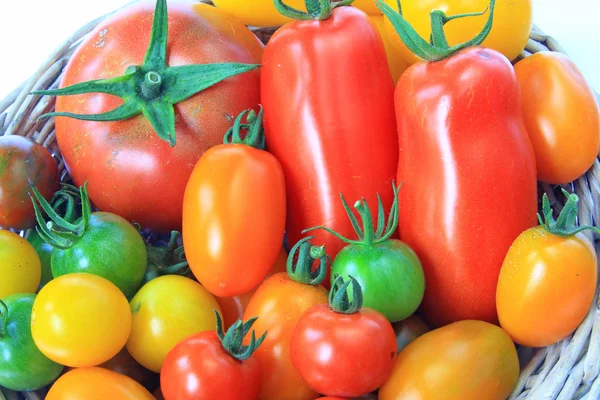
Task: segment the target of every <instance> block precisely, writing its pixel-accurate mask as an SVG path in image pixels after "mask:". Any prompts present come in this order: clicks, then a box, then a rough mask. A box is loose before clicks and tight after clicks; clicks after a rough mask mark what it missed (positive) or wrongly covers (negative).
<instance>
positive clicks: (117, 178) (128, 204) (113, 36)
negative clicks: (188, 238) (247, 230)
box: [56, 1, 263, 232]
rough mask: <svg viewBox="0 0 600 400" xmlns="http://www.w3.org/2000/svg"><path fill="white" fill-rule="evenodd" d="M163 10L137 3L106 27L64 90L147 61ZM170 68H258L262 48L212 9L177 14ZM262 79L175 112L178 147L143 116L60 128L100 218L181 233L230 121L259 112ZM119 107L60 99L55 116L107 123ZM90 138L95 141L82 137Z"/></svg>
mask: <svg viewBox="0 0 600 400" xmlns="http://www.w3.org/2000/svg"><path fill="white" fill-rule="evenodd" d="M154 6H155V2H153V1H145V2H140V3H135V4H133V5H131V6H129V7H127V8H125V9H123V10H121V11H119V12H118V13H116V14H114V15H113V16H112V17H110V18H108V19H107V20H106V21H104V22H103V23H101V24H100V25H99V26H98V27H97V28H96V29H95V30H94V31H93V32H92V33H90V35H89V36H88V38H87V39H86V40H84V42H83V43H82V44H81V45H80V46H79V47H78V49H77V51H76V52H75V54H74V55H73V57H72V58H71V60H70V62H69V64H68V65H67V67H66V68H65V71H64V74H63V79H62V81H61V87H65V86H68V85H71V84H75V83H79V82H84V81H88V80H91V79H102V78H112V77H116V76H120V75H122V74H124V73H125V70H126V68H127V67H128V66H130V65H140V64H141V63H142V61H143V59H144V56H145V54H146V50H147V47H148V43H149V39H150V32H151V27H152V15H153V11H154ZM168 7H169V9H168V12H169V27H168V35H169V36H168V44H167V49H168V50H167V51H168V60H167V63H168V65H169V66H178V65H187V64H206V63H216V62H240V63H249V64H259V63H260V61H261V57H262V52H263V45H262V43H261V42H260V41H259V40H258V38H257V37H256V36H255V35H254V34H253V33H252V32H251V31H250V30H249V29H247V28H246V27H245V26H243V25H241V24H239V23H237V22H236V21H235V20H233V19H231V18H229V17H228V16H227V15H226V14H224V13H222V12H220V11H219V10H217V9H216V8H214V7H212V6H209V5H206V4H196V3H194V2H191V1H187V2H173V3H172V4H169V6H168ZM259 84H260V71H258V70H257V71H252V72H248V73H244V74H241V75H239V76H235V77H233V78H230V79H227V80H225V81H223V82H220V83H218V84H217V85H215V86H213V87H211V88H210V89H208V90H206V91H204V92H201V93H199V94H196V95H194V96H192V97H190V98H189V99H187V100H185V101H183V102H181V103H179V104H177V105H175V114H176V116H177V118H176V121H177V122H176V135H177V144H176V145H175V146H174V147H171V146H170V145H169V143H167V142H166V141H164V140H162V139H160V138H159V137H158V136H157V135H156V133H155V131H154V129H153V128H152V126H151V124H150V122H149V121H148V120H147V119H145V118H144V117H143V116H137V117H134V118H131V119H128V120H125V121H118V122H89V121H88V122H86V121H79V120H75V119H70V118H64V117H57V118H56V136H57V140H58V144H59V147H60V149H61V151H62V154H63V157H64V160H65V163H66V166H67V169H68V171H69V173H70V176H71V177H73V180H74V182H75V184H76V185H77V186H81V185H83V183H84V182H85V181H88V189H89V196H90V199H91V200H92V203H94V204H95V205H96V206H97V207H98V208H99V209H101V210H103V211H108V212H113V213H115V214H118V215H120V216H122V217H124V218H125V219H127V220H129V221H136V222H138V223H139V224H141V225H142V226H143V227H147V228H151V229H153V230H155V231H164V232H168V231H171V230H180V229H181V211H182V205H183V194H184V191H185V185H186V183H187V181H188V179H189V176H190V174H191V172H192V169H193V167H194V165H195V164H196V162H197V161H198V159H199V158H200V156H201V155H202V153H204V152H205V151H206V150H207V149H209V148H210V147H212V146H215V145H217V144H219V143H222V139H223V134H224V132H225V131H227V129H228V128H229V127H230V126H231V122H230V118H231V117H233V116H236V115H238V114H239V113H240V112H241V111H243V110H245V109H248V108H251V107H255V106H256V104H258V102H259V87H260V86H259ZM121 103H122V100H121V99H119V98H118V97H115V96H111V95H106V94H101V93H95V94H83V95H75V96H64V97H63V96H61V97H59V98H58V99H57V101H56V111H69V112H74V113H79V114H82V113H101V112H106V111H109V110H112V109H113V108H115V107H117V106H119V105H120V104H121ZM81 132H86V133H87V134H85V135H83V134H81Z"/></svg>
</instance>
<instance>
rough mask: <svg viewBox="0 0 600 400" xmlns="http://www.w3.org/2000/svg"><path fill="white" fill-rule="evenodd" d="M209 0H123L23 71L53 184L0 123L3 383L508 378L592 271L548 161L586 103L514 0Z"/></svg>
mask: <svg viewBox="0 0 600 400" xmlns="http://www.w3.org/2000/svg"><path fill="white" fill-rule="evenodd" d="M214 3H215V6H216V7H215V6H211V5H207V4H202V3H196V2H173V3H172V4H171V3H169V4H168V9H167V2H166V0H157V1H156V4H154V3H153V2H150V1H143V2H139V3H134V4H132V5H130V6H128V7H126V8H124V9H122V10H120V11H119V12H117V13H115V14H114V15H112V16H110V17H109V18H108V19H107V20H105V21H104V22H103V23H102V24H101V25H100V26H99V27H97V28H96V29H95V30H94V31H93V32H92V33H91V34H90V35H89V36H88V38H87V39H86V40H85V41H84V42H83V43H82V44H81V45H80V46H79V47H78V49H77V51H76V52H75V53H74V55H73V57H72V58H71V60H70V61H69V63H68V65H67V67H66V68H65V70H64V74H63V78H62V82H61V85H60V89H56V90H47V91H40V92H35V93H33V95H37V96H46V95H49V96H57V101H56V110H55V112H52V113H50V114H48V115H46V116H45V117H55V118H56V120H55V121H56V140H57V142H58V146H59V148H60V150H61V153H62V156H63V159H64V162H65V166H66V168H67V170H68V173H69V177H70V182H69V183H60V182H59V181H60V176H59V170H58V164H57V162H56V158H55V157H53V155H51V154H50V153H49V152H48V150H46V149H45V148H43V147H42V146H40V145H39V144H36V143H35V142H33V141H31V140H30V139H26V138H23V137H20V136H5V137H0V228H1V229H2V230H0V393H2V392H1V391H2V390H4V389H2V388H6V389H8V390H12V391H31V390H38V389H41V388H47V389H49V391H48V394H47V397H46V398H47V399H50V400H57V399H90V398H102V399H153V398H165V399H167V400H176V399H249V400H251V399H262V400H292V399H294V400H304V399H306V400H310V399H317V398H322V399H331V400H333V399H338V400H339V399H354V398H363V399H368V398H375V397H377V398H380V399H384V400H387V399H405V398H411V399H442V398H443V399H461V400H466V399H483V398H485V399H490V400H493V399H505V398H507V397H508V396H509V395H510V393H511V392H512V391H513V390H514V388H515V386H516V384H517V379H518V376H519V372H520V370H519V369H520V365H519V359H518V356H517V349H516V345H522V346H528V347H543V346H548V345H552V344H554V343H557V342H559V341H561V340H563V339H565V338H567V337H568V336H569V335H570V334H572V333H573V331H574V330H575V329H576V328H577V327H578V325H579V324H580V323H581V321H582V320H583V319H584V317H585V315H586V314H587V312H588V310H589V309H590V306H591V304H592V301H593V298H594V294H595V291H596V282H597V256H596V252H595V249H594V246H593V244H592V242H591V241H590V240H589V238H588V237H587V236H585V235H584V233H583V231H584V230H593V231H595V232H598V231H599V229H598V228H594V227H587V226H577V225H576V222H577V209H578V207H577V204H578V201H579V199H578V197H577V195H575V194H572V193H569V192H567V191H565V190H563V192H562V194H561V196H565V198H566V202H565V203H566V204H565V205H564V207H563V208H562V210H561V212H560V214H559V215H557V214H555V213H554V210H553V206H554V205H555V204H552V203H551V201H550V198H549V197H548V196H547V195H546V194H544V195H543V197H542V198H541V200H542V202H541V212H540V214H538V206H539V205H540V204H539V197H538V182H540V181H541V182H545V183H549V184H553V185H557V186H558V185H563V184H566V183H569V182H571V181H573V180H575V179H577V178H579V177H580V176H582V175H583V174H585V172H586V171H587V170H588V169H589V168H590V167H591V166H592V164H593V163H594V162H595V160H596V157H597V155H598V152H599V150H600V118H599V111H598V104H597V102H596V98H595V95H594V93H593V91H592V90H591V89H590V87H589V86H588V85H587V83H586V82H585V79H584V78H583V77H582V75H581V73H580V72H579V70H578V69H577V67H576V66H575V65H574V64H573V63H572V62H571V61H570V60H569V59H568V58H567V57H566V56H564V55H560V54H555V53H549V52H542V53H538V54H535V55H533V56H531V57H528V58H526V59H524V60H522V61H519V62H516V63H515V64H514V65H513V64H512V63H511V60H514V59H515V58H516V57H517V56H518V55H519V53H520V52H521V51H522V50H523V48H524V47H525V44H526V42H527V39H528V34H529V31H530V29H531V4H530V1H527V0H524V1H520V2H504V1H499V2H496V0H492V1H491V2H490V3H489V4H488V2H487V0H479V1H471V2H463V1H458V0H447V1H441V0H440V1H433V2H431V1H430V2H416V1H404V2H402V4H401V3H400V2H399V1H397V0H385V1H382V0H380V1H375V2H371V1H367V0H362V1H361V0H355V1H354V4H352V3H353V2H352V0H342V1H337V2H330V1H329V0H318V1H316V0H312V1H309V0H306V2H304V1H300V0H295V1H292V0H290V1H289V3H284V2H282V1H281V0H274V1H268V0H261V1H252V2H249V1H245V0H244V1H236V0H218V1H217V0H215V1H214ZM432 7H433V8H435V10H434V9H431V8H432ZM472 7H478V8H477V9H472ZM486 7H487V9H486ZM400 8H401V12H399V10H400ZM446 24H447V25H446ZM248 25H253V26H263V27H267V26H280V25H283V26H281V28H279V29H278V30H277V31H276V32H275V34H274V35H273V36H272V38H271V39H270V40H269V42H268V44H267V45H266V46H265V45H263V44H262V43H261V42H260V41H259V39H258V38H257V37H256V36H255V35H254V33H253V32H252V31H251V30H250V29H249V28H248V27H247V26H248ZM423 38H426V39H427V40H426V39H423ZM349 202H350V203H349ZM15 232H17V233H18V232H27V234H26V235H19V234H17V233H15ZM179 232H181V233H179ZM151 393H153V394H151ZM375 393H377V394H375ZM320 396H325V397H320Z"/></svg>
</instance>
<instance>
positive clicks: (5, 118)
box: [0, 0, 600, 400]
mask: <svg viewBox="0 0 600 400" xmlns="http://www.w3.org/2000/svg"><path fill="white" fill-rule="evenodd" d="M137 1H138V0H133V1H131V2H129V3H127V4H126V5H124V6H123V7H121V8H119V9H117V10H115V11H112V12H110V13H107V14H105V15H103V16H101V17H99V18H97V19H95V20H93V21H91V22H90V23H88V24H86V25H84V26H83V27H81V28H80V29H79V30H77V31H76V32H75V33H74V34H73V35H72V36H71V37H69V38H68V39H67V40H66V41H65V42H64V43H63V44H62V45H60V46H58V47H57V48H56V49H55V50H54V51H53V52H52V53H51V54H50V55H49V57H48V60H47V61H46V62H45V63H44V64H42V66H40V68H39V69H38V70H37V71H36V72H35V73H34V74H33V75H32V76H31V77H30V78H28V79H26V80H25V81H23V82H22V83H21V84H20V85H19V86H17V87H16V88H15V89H14V90H13V91H12V92H10V93H9V94H8V95H7V96H6V97H5V98H3V99H1V100H0V136H3V135H11V134H19V135H22V136H26V137H30V138H32V139H34V140H36V141H37V142H38V143H41V144H42V145H44V146H45V147H48V148H49V149H50V150H51V151H52V152H53V153H54V154H55V155H56V156H57V157H58V158H59V159H61V158H60V152H59V149H58V146H57V145H56V141H55V132H54V121H53V119H49V120H42V121H37V117H39V116H40V115H41V114H43V113H45V112H47V111H50V109H51V108H52V107H53V106H54V99H52V98H48V97H40V96H30V95H29V92H31V91H33V90H39V89H42V88H44V89H45V88H50V87H57V85H58V83H59V80H60V77H61V74H62V70H63V68H64V67H65V65H66V63H67V60H68V59H69V58H70V56H71V55H72V54H73V52H74V51H75V49H76V48H77V46H78V45H79V44H80V43H81V42H82V41H83V40H84V38H85V37H86V36H87V35H88V34H90V33H91V32H92V31H93V29H94V28H95V27H96V26H97V25H98V24H99V23H100V22H101V21H103V20H104V19H106V18H107V17H109V16H110V15H112V14H114V13H115V12H118V11H119V10H121V9H122V8H125V7H128V6H130V5H131V4H133V3H136V2H137ZM200 1H201V2H204V3H211V2H210V1H209V0H200ZM251 29H252V30H253V31H254V32H255V33H257V34H258V35H260V34H261V33H266V34H267V35H269V34H272V33H273V31H274V30H275V29H276V28H265V29H260V28H254V27H251ZM540 51H557V52H561V53H565V54H567V52H566V51H565V50H564V49H563V48H562V47H561V46H560V44H559V43H558V42H557V41H556V40H555V39H554V38H552V37H551V36H548V35H546V34H545V33H544V32H543V31H542V30H541V29H539V27H537V26H536V25H533V28H532V30H531V33H530V39H529V41H528V43H527V46H526V48H525V49H524V50H523V52H522V53H521V55H520V56H519V58H518V59H521V58H524V57H528V56H530V55H531V54H533V53H536V52H540ZM518 59H517V60H518ZM596 97H597V99H598V101H599V103H600V96H599V95H598V93H596ZM59 168H60V170H61V172H62V178H63V180H64V179H65V178H66V177H67V175H66V170H65V167H64V163H63V162H62V159H61V162H60V165H59ZM540 188H541V190H542V191H544V192H545V193H547V194H548V195H549V197H550V199H551V201H553V202H554V203H555V204H557V205H558V207H559V208H560V205H561V204H562V203H561V201H562V200H561V198H560V196H559V194H560V189H561V188H566V189H568V190H570V191H572V192H575V193H577V194H578V195H579V197H580V199H581V202H580V208H579V220H580V223H582V224H586V225H593V224H594V222H595V221H600V207H595V204H598V203H600V160H598V159H596V162H595V164H594V165H593V166H592V168H591V169H590V170H589V171H588V172H587V173H586V174H585V175H584V176H582V177H581V178H579V179H578V180H576V181H574V182H572V183H570V184H567V185H562V186H553V185H548V184H540ZM587 235H588V237H589V238H590V239H593V237H592V235H591V234H590V233H587ZM596 251H597V253H598V252H599V251H600V246H599V243H598V242H596ZM599 314H600V305H599V304H598V292H597V293H596V297H595V299H594V303H593V305H592V307H591V308H590V311H589V313H588V315H587V317H586V318H585V320H584V321H583V322H582V324H581V325H580V327H579V328H578V329H577V331H576V332H575V333H574V334H573V335H572V336H570V337H569V338H567V339H565V340H564V341H562V342H560V343H558V344H556V345H553V346H550V347H546V348H540V349H527V348H520V349H519V355H520V357H521V360H522V362H523V365H522V369H521V375H520V378H519V382H518V384H517V387H516V389H515V390H514V392H513V394H512V395H511V396H510V397H509V399H510V400H516V399H519V400H521V399H565V400H566V399H585V400H596V399H600V377H599V376H600V315H599ZM44 394H45V391H44V390H42V391H37V392H24V393H22V396H23V397H24V398H26V399H28V400H37V399H41V398H43V396H44ZM9 398H10V397H9Z"/></svg>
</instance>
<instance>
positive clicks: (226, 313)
mask: <svg viewBox="0 0 600 400" xmlns="http://www.w3.org/2000/svg"><path fill="white" fill-rule="evenodd" d="M287 257H288V255H287V253H286V251H285V248H283V247H281V250H280V251H279V254H278V255H277V259H276V260H275V265H274V266H273V268H272V269H271V271H270V272H269V273H268V274H267V276H266V278H265V281H266V280H267V279H269V277H271V276H273V275H274V274H276V273H278V272H285V271H286V262H287ZM263 282H264V281H263ZM258 287H260V286H258ZM258 287H257V288H256V289H254V290H252V291H250V292H248V293H244V294H241V295H239V296H233V297H217V296H215V299H216V300H217V303H219V306H220V307H221V311H222V312H223V329H224V330H226V329H229V327H230V326H231V325H233V324H234V323H235V321H237V320H238V319H242V318H244V312H245V311H246V308H247V307H248V303H250V299H251V298H252V296H253V295H254V293H256V290H257V289H258ZM255 315H258V314H255ZM251 318H252V317H251ZM255 326H256V325H255ZM259 337H260V335H259ZM263 346H264V345H263Z"/></svg>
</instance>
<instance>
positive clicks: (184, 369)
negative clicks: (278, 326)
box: [160, 331, 261, 400]
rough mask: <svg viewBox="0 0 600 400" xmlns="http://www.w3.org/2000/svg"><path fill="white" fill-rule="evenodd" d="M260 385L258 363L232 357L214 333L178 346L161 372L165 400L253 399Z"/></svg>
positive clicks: (185, 341)
mask: <svg viewBox="0 0 600 400" xmlns="http://www.w3.org/2000/svg"><path fill="white" fill-rule="evenodd" d="M260 384H261V369H260V365H259V364H258V360H256V359H255V358H253V357H250V358H249V359H247V360H244V361H239V360H237V359H235V358H234V357H232V356H231V355H230V354H229V353H228V352H227V351H226V350H225V349H224V348H223V345H222V344H221V341H220V340H219V337H218V336H217V334H216V332H215V331H206V332H202V333H199V334H196V335H194V336H191V337H189V338H187V339H185V340H183V341H182V342H180V343H179V344H178V345H177V346H175V347H174V348H173V349H172V350H171V351H170V352H169V354H168V355H167V358H166V359H165V362H164V364H163V367H162V369H161V372H160V386H161V390H162V394H163V396H164V398H165V400H190V399H219V400H248V399H256V398H258V393H259V391H260Z"/></svg>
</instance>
